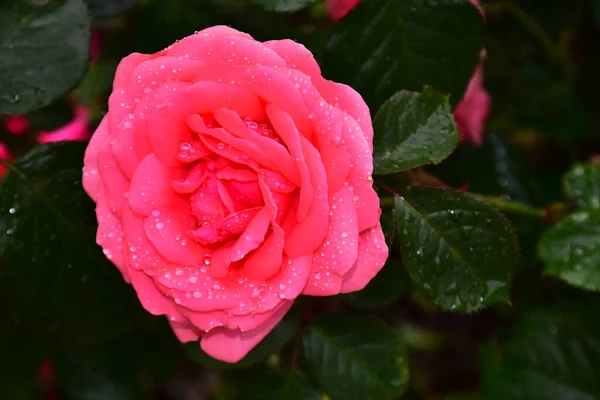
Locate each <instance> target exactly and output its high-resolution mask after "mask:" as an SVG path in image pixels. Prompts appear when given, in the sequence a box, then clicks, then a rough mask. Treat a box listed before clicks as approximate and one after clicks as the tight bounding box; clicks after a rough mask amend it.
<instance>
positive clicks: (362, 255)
mask: <svg viewBox="0 0 600 400" xmlns="http://www.w3.org/2000/svg"><path fill="white" fill-rule="evenodd" d="M387 256H388V248H387V246H386V245H385V237H384V236H383V231H382V230H381V225H379V224H378V225H377V226H375V227H373V228H371V229H369V230H367V231H366V232H363V233H362V234H361V235H360V238H359V244H358V258H357V260H356V263H355V264H354V266H353V267H352V269H351V270H350V271H348V273H347V274H346V275H344V279H343V282H342V291H341V292H342V293H348V292H354V291H357V290H361V289H363V288H364V287H365V286H367V283H369V281H370V280H371V279H373V277H375V275H377V273H378V272H379V271H380V270H381V268H383V265H384V264H385V260H386V259H387Z"/></svg>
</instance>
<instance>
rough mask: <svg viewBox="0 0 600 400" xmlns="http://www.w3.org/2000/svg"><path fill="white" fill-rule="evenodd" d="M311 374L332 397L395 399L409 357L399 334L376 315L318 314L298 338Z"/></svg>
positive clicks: (405, 376)
mask: <svg viewBox="0 0 600 400" xmlns="http://www.w3.org/2000/svg"><path fill="white" fill-rule="evenodd" d="M302 347H303V351H304V356H305V358H306V360H307V364H308V367H309V368H310V369H309V371H310V373H311V375H312V376H313V377H314V378H315V379H316V380H317V382H318V383H319V385H320V386H321V387H323V388H324V389H325V390H326V391H327V393H328V394H329V396H330V397H331V398H332V399H364V400H369V399H377V400H385V399H394V398H397V397H399V396H400V395H401V394H402V393H403V392H404V391H405V390H406V388H407V386H408V360H407V357H406V353H405V347H404V344H403V343H402V342H401V340H400V337H399V336H398V334H397V333H396V332H395V331H393V330H392V329H391V328H390V327H389V326H387V325H385V324H384V323H383V322H381V321H378V320H376V319H373V318H370V317H366V316H359V315H351V314H341V313H339V314H321V315H319V316H318V317H316V318H315V319H313V320H312V321H311V323H310V324H309V325H308V327H307V328H306V331H305V333H304V336H303V338H302Z"/></svg>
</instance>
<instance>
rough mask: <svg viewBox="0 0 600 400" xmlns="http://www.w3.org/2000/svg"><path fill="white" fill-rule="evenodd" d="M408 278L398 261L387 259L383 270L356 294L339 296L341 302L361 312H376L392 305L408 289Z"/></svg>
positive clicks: (409, 283)
mask: <svg viewBox="0 0 600 400" xmlns="http://www.w3.org/2000/svg"><path fill="white" fill-rule="evenodd" d="M410 285H411V282H410V277H409V276H408V275H407V274H406V272H405V271H404V267H403V266H402V263H401V262H400V261H399V260H395V259H393V258H389V259H388V260H387V262H386V265H385V266H384V267H383V269H382V270H381V271H380V272H379V273H378V274H377V275H376V276H375V278H373V280H371V282H369V283H368V284H367V286H366V287H365V288H364V289H363V290H360V291H358V292H352V293H348V294H344V295H342V296H340V298H341V300H342V301H343V302H344V303H346V304H348V305H350V306H352V307H355V308H358V309H361V310H376V309H379V308H384V307H388V306H390V305H392V304H394V303H395V302H396V301H397V300H398V299H400V297H402V296H403V295H405V294H406V293H407V292H408V290H409V289H410Z"/></svg>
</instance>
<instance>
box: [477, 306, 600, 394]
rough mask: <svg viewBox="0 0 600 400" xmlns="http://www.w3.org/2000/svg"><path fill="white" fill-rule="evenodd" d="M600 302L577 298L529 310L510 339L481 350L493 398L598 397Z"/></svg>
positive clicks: (486, 390)
mask: <svg viewBox="0 0 600 400" xmlns="http://www.w3.org/2000/svg"><path fill="white" fill-rule="evenodd" d="M597 312H598V304H597V302H595V303H594V304H593V305H592V304H586V303H577V304H569V305H566V304H564V305H561V306H557V307H556V308H548V309H544V310H538V311H533V312H529V313H527V314H525V315H524V316H523V318H522V319H521V320H519V321H518V323H517V325H516V326H515V327H514V328H513V329H512V330H511V332H510V334H509V335H508V338H507V339H501V340H499V341H492V342H490V343H488V344H486V346H485V347H484V351H483V390H484V398H485V399H489V400H505V399H511V400H550V399H581V400H583V399H596V398H598V397H600V385H599V384H598V382H599V379H600V347H599V346H598V337H600V325H599V324H598V318H596V315H597Z"/></svg>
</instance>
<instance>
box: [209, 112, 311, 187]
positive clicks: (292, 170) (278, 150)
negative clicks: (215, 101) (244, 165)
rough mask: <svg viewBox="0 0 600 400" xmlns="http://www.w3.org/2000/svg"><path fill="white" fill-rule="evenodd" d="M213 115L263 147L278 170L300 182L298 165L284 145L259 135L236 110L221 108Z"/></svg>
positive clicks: (224, 126) (296, 183) (249, 140)
mask: <svg viewBox="0 0 600 400" xmlns="http://www.w3.org/2000/svg"><path fill="white" fill-rule="evenodd" d="M213 115H214V116H215V119H216V120H217V122H219V124H220V125H221V126H222V127H223V128H225V129H226V130H227V131H228V132H231V133H232V134H234V135H236V136H238V137H239V138H241V139H243V140H246V141H248V142H250V143H253V144H255V145H256V146H257V147H258V148H260V149H262V150H263V152H264V153H265V154H266V156H267V157H268V158H269V160H271V162H272V163H273V165H274V166H276V168H277V171H280V172H281V173H282V174H283V176H284V177H285V178H286V179H288V180H290V181H291V182H292V183H294V184H295V185H296V186H298V185H299V184H300V174H299V172H298V167H297V166H296V163H295V162H294V160H293V159H292V157H291V155H290V153H289V152H288V151H287V149H286V148H285V147H284V146H282V145H281V144H279V143H277V142H275V141H274V140H272V139H269V138H266V137H264V136H261V135H259V134H258V133H257V132H255V131H253V130H252V129H248V128H247V127H246V125H245V124H244V121H242V119H241V118H240V116H239V115H238V114H237V113H236V112H235V111H232V110H228V109H226V108H220V109H218V110H216V111H215V112H214V113H213Z"/></svg>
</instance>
